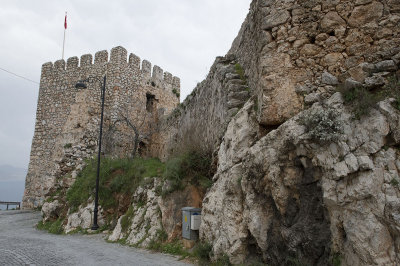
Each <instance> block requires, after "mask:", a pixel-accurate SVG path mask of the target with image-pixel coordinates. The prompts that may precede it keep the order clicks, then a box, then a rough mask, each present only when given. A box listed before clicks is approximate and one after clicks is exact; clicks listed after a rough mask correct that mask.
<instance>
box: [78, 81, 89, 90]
mask: <svg viewBox="0 0 400 266" xmlns="http://www.w3.org/2000/svg"><path fill="white" fill-rule="evenodd" d="M75 88H77V89H86V88H87V85H86V84H85V83H83V82H78V83H76V85H75Z"/></svg>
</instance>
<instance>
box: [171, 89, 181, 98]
mask: <svg viewBox="0 0 400 266" xmlns="http://www.w3.org/2000/svg"><path fill="white" fill-rule="evenodd" d="M172 93H173V94H175V95H176V97H178V98H179V96H180V93H179V92H178V90H177V89H175V88H174V89H172Z"/></svg>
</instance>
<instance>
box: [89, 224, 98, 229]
mask: <svg viewBox="0 0 400 266" xmlns="http://www.w3.org/2000/svg"><path fill="white" fill-rule="evenodd" d="M90 229H92V230H93V231H96V230H97V229H99V226H98V225H97V224H94V225H92V228H90Z"/></svg>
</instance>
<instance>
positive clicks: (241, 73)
mask: <svg viewBox="0 0 400 266" xmlns="http://www.w3.org/2000/svg"><path fill="white" fill-rule="evenodd" d="M235 71H236V74H238V75H239V77H240V79H241V80H243V81H244V82H246V81H247V79H246V76H245V73H244V69H243V67H242V66H241V65H240V64H239V63H236V64H235Z"/></svg>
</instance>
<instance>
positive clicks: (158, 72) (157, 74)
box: [153, 65, 164, 80]
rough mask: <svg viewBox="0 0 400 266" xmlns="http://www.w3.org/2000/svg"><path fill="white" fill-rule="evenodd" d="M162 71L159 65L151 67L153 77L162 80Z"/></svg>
mask: <svg viewBox="0 0 400 266" xmlns="http://www.w3.org/2000/svg"><path fill="white" fill-rule="evenodd" d="M163 73H164V70H162V68H161V67H159V66H157V65H154V67H153V79H157V80H163Z"/></svg>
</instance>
